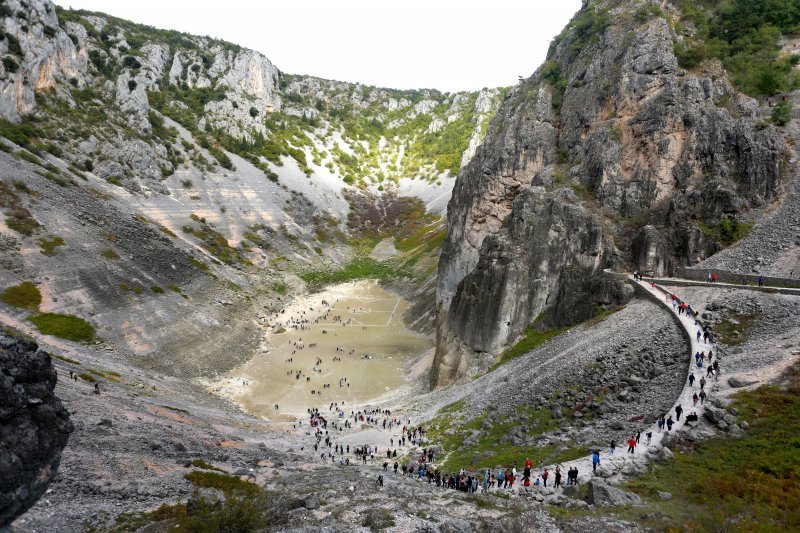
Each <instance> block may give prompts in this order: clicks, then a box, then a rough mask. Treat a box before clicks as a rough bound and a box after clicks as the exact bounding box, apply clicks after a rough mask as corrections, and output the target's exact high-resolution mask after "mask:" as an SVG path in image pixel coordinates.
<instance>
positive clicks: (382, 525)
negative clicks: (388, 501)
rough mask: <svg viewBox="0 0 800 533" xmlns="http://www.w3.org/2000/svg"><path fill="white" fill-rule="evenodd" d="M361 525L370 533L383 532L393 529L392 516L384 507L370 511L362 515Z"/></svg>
mask: <svg viewBox="0 0 800 533" xmlns="http://www.w3.org/2000/svg"><path fill="white" fill-rule="evenodd" d="M361 525H362V526H364V527H368V528H369V530H370V531H383V530H384V529H388V528H390V527H394V525H395V522H394V514H393V513H392V511H391V510H389V509H386V508H385V507H378V508H377V509H370V510H369V511H367V513H366V514H365V515H364V520H362V522H361Z"/></svg>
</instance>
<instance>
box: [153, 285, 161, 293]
mask: <svg viewBox="0 0 800 533" xmlns="http://www.w3.org/2000/svg"><path fill="white" fill-rule="evenodd" d="M150 290H151V291H153V292H154V293H156V294H164V289H162V288H161V287H159V286H158V285H151V286H150Z"/></svg>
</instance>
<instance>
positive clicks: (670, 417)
mask: <svg viewBox="0 0 800 533" xmlns="http://www.w3.org/2000/svg"><path fill="white" fill-rule="evenodd" d="M674 423H675V422H673V421H672V415H669V416H668V417H667V431H672V424H674Z"/></svg>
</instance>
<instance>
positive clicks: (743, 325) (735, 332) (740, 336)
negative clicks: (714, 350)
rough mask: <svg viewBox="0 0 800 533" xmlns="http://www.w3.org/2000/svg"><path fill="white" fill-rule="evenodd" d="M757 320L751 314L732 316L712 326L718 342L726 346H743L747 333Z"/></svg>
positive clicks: (755, 316)
mask: <svg viewBox="0 0 800 533" xmlns="http://www.w3.org/2000/svg"><path fill="white" fill-rule="evenodd" d="M756 320H758V315H753V314H744V315H740V314H732V315H729V316H726V317H725V319H724V320H723V321H722V322H720V323H718V324H716V325H715V326H714V332H715V333H716V334H717V338H718V340H719V342H721V343H722V344H727V345H728V346H736V345H739V344H744V343H745V341H747V333H748V331H749V330H750V328H751V327H752V326H753V323H754V322H755V321H756Z"/></svg>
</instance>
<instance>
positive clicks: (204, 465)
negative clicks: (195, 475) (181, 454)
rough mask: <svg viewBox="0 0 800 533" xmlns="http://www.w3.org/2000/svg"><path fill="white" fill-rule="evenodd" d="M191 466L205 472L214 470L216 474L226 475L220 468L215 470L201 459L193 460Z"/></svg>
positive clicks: (214, 467)
mask: <svg viewBox="0 0 800 533" xmlns="http://www.w3.org/2000/svg"><path fill="white" fill-rule="evenodd" d="M192 466H196V467H197V468H203V469H205V470H216V471H217V472H222V473H227V472H226V471H225V470H223V469H222V468H217V467H216V466H214V465H212V464H209V463H207V462H205V461H204V460H202V459H195V460H194V461H192Z"/></svg>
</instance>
